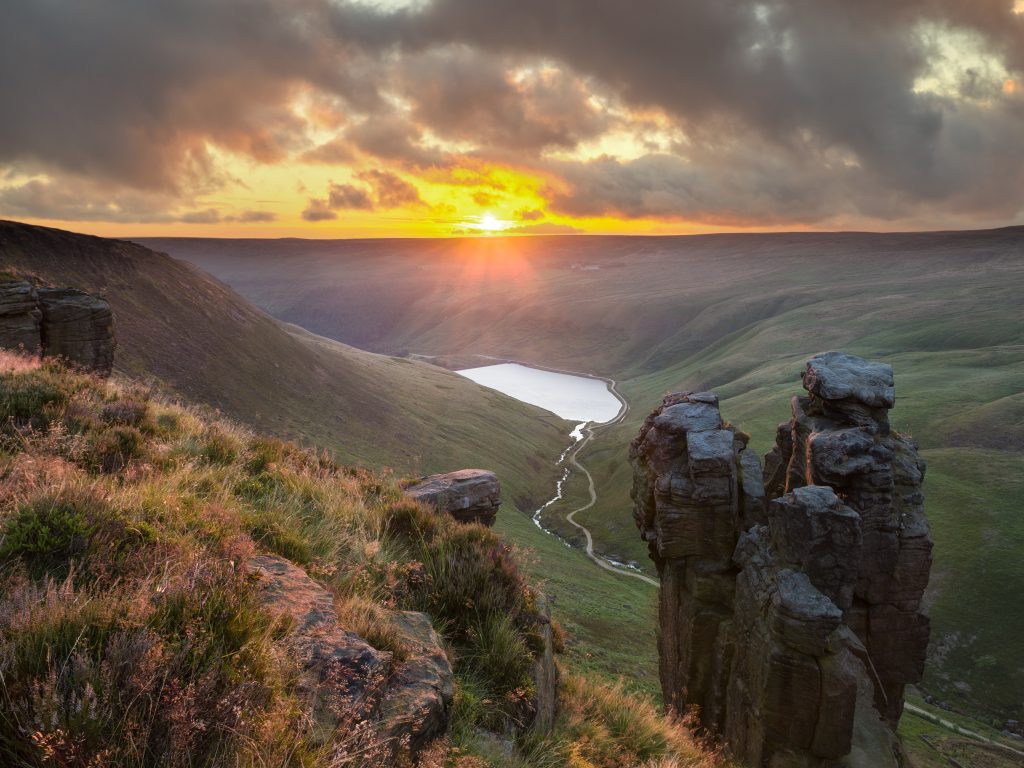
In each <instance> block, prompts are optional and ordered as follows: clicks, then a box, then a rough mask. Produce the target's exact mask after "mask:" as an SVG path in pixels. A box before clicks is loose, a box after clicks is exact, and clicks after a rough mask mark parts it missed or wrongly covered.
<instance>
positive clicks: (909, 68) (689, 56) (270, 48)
mask: <svg viewBox="0 0 1024 768" xmlns="http://www.w3.org/2000/svg"><path fill="white" fill-rule="evenodd" d="M0 104H3V105H4V109H3V110H2V111H0V218H10V219H16V220H22V221H30V222H33V223H39V224H45V225H49V226H58V227H63V228H67V229H74V230H78V231H85V232H92V233H96V234H102V235H109V236H146V235H151V236H152V235H183V236H184V235H188V236H225V237H278V236H299V237H387V236H399V237H405V236H412V237H421V236H461V235H479V234H487V233H499V232H500V233H504V234H572V233H577V232H587V233H635V234H672V233H690V232H709V231H734V230H802V229H823V230H828V229H868V230H897V229H898V230H908V229H963V228H981V227H994V226H1004V225H1010V224H1024V0H765V1H764V2H736V1H734V0H88V2H81V1H80V0H5V2H4V13H3V24H0Z"/></svg>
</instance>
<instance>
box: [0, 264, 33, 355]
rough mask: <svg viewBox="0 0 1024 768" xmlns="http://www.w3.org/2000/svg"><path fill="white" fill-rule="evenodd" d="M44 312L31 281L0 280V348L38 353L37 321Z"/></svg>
mask: <svg viewBox="0 0 1024 768" xmlns="http://www.w3.org/2000/svg"><path fill="white" fill-rule="evenodd" d="M42 316H43V313H42V312H41V311H40V309H39V296H38V295H37V294H36V289H35V287H34V286H33V285H32V283H30V282H28V281H25V280H19V281H12V282H5V283H0V348H3V349H17V350H22V351H24V352H27V353H29V354H36V353H37V352H39V343H40V342H39V324H40V321H41V320H42Z"/></svg>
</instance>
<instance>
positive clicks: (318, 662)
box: [0, 350, 725, 768]
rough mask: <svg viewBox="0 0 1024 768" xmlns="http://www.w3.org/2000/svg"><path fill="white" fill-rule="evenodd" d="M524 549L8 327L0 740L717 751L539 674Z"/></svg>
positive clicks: (561, 756)
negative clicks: (50, 357)
mask: <svg viewBox="0 0 1024 768" xmlns="http://www.w3.org/2000/svg"><path fill="white" fill-rule="evenodd" d="M520 554H521V553H520V552H519V551H517V550H515V549H513V548H512V547H509V546H508V544H507V543H506V542H505V541H504V540H503V539H502V537H501V536H500V535H498V534H496V533H495V532H493V531H491V530H489V529H487V528H485V527H483V526H481V525H474V524H461V523H459V522H457V521H456V520H455V518H454V517H450V516H448V515H445V514H443V513H438V512H437V510H432V509H430V508H428V507H427V506H423V505H420V504H418V503H416V502H413V501H411V500H409V499H407V498H405V497H404V496H403V494H402V491H401V488H400V487H399V485H398V484H397V483H396V482H395V479H394V478H392V477H388V476H386V475H381V474H379V473H376V472H373V471H371V470H366V469H358V468H352V467H346V466H343V465H339V464H337V463H336V462H334V461H333V460H331V459H330V458H328V457H326V456H324V455H323V454H322V453H319V452H317V451H314V450H309V449H303V448H301V447H299V446H296V445H295V444H292V443H286V442H283V441H280V440H276V439H273V438H268V437H265V436H258V435H256V434H254V433H252V432H251V431H249V430H246V429H244V428H242V427H239V426H238V425H236V424H234V423H231V422H228V421H226V420H224V419H222V418H212V417H211V416H210V415H209V414H208V413H207V412H206V411H205V409H202V410H200V409H196V408H191V407H188V406H183V405H181V404H174V403H170V402H168V401H166V400H164V399H162V398H160V397H158V396H154V395H153V393H151V392H148V391H146V390H145V389H144V388H141V387H138V386H136V385H135V384H134V383H132V382H130V381H127V380H124V379H121V380H117V381H114V382H107V381H104V380H101V379H99V378H96V377H93V376H89V375H83V374H78V373H72V372H69V371H66V370H64V369H63V368H62V367H61V366H60V364H59V363H56V362H52V361H47V362H44V363H42V364H41V363H40V361H39V360H37V359H34V358H29V357H25V356H20V355H17V354H14V353H10V352H8V351H6V350H0V672H2V675H0V679H2V681H3V684H2V685H0V764H3V765H4V766H11V768H15V766H19V767H22V766H23V767H24V768H42V767H43V766H53V765H59V766H67V767H68V768H71V767H72V766H75V767H77V766H172V765H173V766H177V765H188V766H208V767H209V768H213V767H214V766H225V765H231V766H271V765H273V766H280V767H281V768H284V767H285V766H294V767H296V768H298V766H303V767H304V768H340V767H341V766H353V767H356V766H358V768H393V767H394V766H407V767H408V768H412V766H413V765H421V766H424V768H426V766H440V765H449V764H456V762H457V764H458V765H467V766H477V768H548V767H549V766H553V765H568V764H580V765H601V766H608V767H609V768H610V767H611V766H623V767H626V766H635V767H636V768H649V767H650V766H653V765H672V766H691V767H692V768H700V767H704V768H711V767H712V766H716V765H722V766H724V765H725V761H722V760H719V759H717V758H716V756H715V755H713V754H711V753H710V752H709V751H708V750H706V749H705V748H704V747H702V746H701V745H700V744H699V743H698V742H697V741H696V740H695V739H694V738H693V737H692V735H691V734H690V733H689V732H688V731H687V730H686V729H685V728H684V727H682V726H681V725H680V724H679V723H676V722H672V721H670V720H669V719H668V718H666V717H664V716H663V715H661V714H660V713H659V712H658V711H657V709H656V705H655V703H654V702H653V701H652V700H651V699H650V698H649V697H646V696H635V695H632V694H631V693H629V692H627V691H626V690H624V687H623V686H622V685H621V684H620V685H615V686H605V685H602V684H600V683H598V682H595V681H594V680H588V679H586V678H585V677H581V676H578V675H575V674H564V675H563V676H562V678H561V683H560V684H556V683H557V681H556V679H555V675H554V672H553V671H552V672H551V673H550V674H548V675H546V676H544V677H541V676H539V675H538V674H537V673H536V672H535V668H536V665H537V664H539V663H541V662H540V661H538V659H542V658H543V659H547V661H546V662H543V663H544V664H546V665H548V666H549V667H550V665H553V664H554V661H553V660H552V658H553V651H554V650H555V648H554V646H555V645H556V643H555V642H554V641H553V634H552V629H551V626H552V625H551V623H550V622H549V621H548V619H547V618H546V613H545V612H543V611H542V608H541V605H542V603H541V602H540V595H539V592H538V591H537V589H536V588H535V587H533V586H532V585H531V584H530V583H529V581H528V580H527V579H526V578H525V576H524V575H523V574H522V572H521V571H520V564H521V560H520ZM469 603H472V604H473V610H467V604H469ZM435 628H436V631H435ZM556 697H557V700H558V704H559V706H558V709H557V714H556V713H555V712H554V711H553V710H552V709H551V708H549V709H547V710H546V711H547V712H548V713H549V714H548V716H547V718H546V719H545V720H544V721H543V723H539V722H538V721H539V719H540V707H541V705H542V702H544V701H550V702H552V704H551V706H553V702H554V699H555V698H556ZM417 757H418V759H417Z"/></svg>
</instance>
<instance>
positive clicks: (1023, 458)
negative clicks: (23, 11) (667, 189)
mask: <svg viewBox="0 0 1024 768" xmlns="http://www.w3.org/2000/svg"><path fill="white" fill-rule="evenodd" d="M156 244H157V245H158V246H159V247H160V248H162V249H165V250H168V251H169V252H170V253H172V254H174V255H176V256H178V257H180V258H184V259H187V260H191V261H193V262H194V263H196V264H199V265H201V266H202V267H203V268H205V269H208V270H210V271H211V272H213V273H214V274H216V275H217V276H218V277H220V278H221V279H223V280H226V281H227V282H229V283H230V284H231V285H233V286H234V287H235V288H236V289H238V290H239V291H241V292H242V293H243V294H245V295H246V296H248V297H249V298H251V299H252V300H254V301H255V302H256V303H258V304H259V305H260V306H263V307H264V308H266V309H267V310H268V311H270V312H272V313H273V314H275V315H277V316H279V317H282V318H285V319H288V320H290V321H293V322H297V323H299V324H301V325H303V326H305V327H308V328H312V329H314V330H316V331H317V332H319V333H322V334H324V335H327V336H330V337H332V338H337V339H340V340H342V341H347V342H350V343H355V344H358V345H360V346H365V347H366V348H368V349H374V350H379V351H387V352H390V353H392V354H403V353H422V354H429V355H440V356H447V355H460V356H462V357H463V359H465V358H467V357H469V356H472V355H474V354H485V355H497V356H505V357H508V358H514V359H522V360H528V361H531V362H535V363H539V364H547V365H553V366H556V367H561V368H566V369H570V370H578V371H581V372H593V373H599V374H601V375H605V376H609V377H612V378H614V379H616V380H617V381H618V382H620V390H621V392H622V393H623V395H624V396H625V397H626V399H627V400H628V401H629V403H630V405H631V406H632V408H633V412H632V414H631V416H630V417H629V418H627V419H625V420H624V421H623V422H622V424H621V425H617V426H615V427H613V428H610V429H608V430H604V431H603V432H602V433H601V434H600V435H598V436H597V437H596V438H595V440H593V441H592V442H591V444H590V445H588V446H587V448H586V450H585V451H584V452H583V454H582V455H581V460H582V461H583V462H584V463H585V464H586V465H587V466H588V467H589V468H591V470H592V471H593V473H594V476H595V479H596V481H597V485H598V488H597V490H598V503H597V505H596V506H595V507H594V508H593V509H591V510H588V511H587V512H586V513H585V516H581V517H583V519H584V521H585V522H586V524H587V526H588V527H589V528H590V529H591V530H592V531H593V533H594V536H595V546H596V548H597V549H598V550H599V551H602V552H604V553H606V554H609V555H612V556H614V557H616V558H617V559H625V560H634V561H636V562H638V563H640V564H641V565H642V566H645V567H648V568H649V567H650V566H649V564H648V561H647V560H646V553H645V552H644V550H643V548H642V547H641V546H640V544H639V542H637V541H636V539H635V535H634V532H633V526H632V523H631V521H630V520H629V516H628V514H627V513H626V512H625V510H628V509H629V506H630V501H629V497H628V489H629V477H630V472H629V468H628V463H627V459H626V452H625V448H624V446H626V445H627V444H628V442H629V440H630V439H631V438H632V437H633V435H635V434H636V431H637V429H638V428H639V425H640V414H643V413H646V412H648V411H649V410H650V409H651V408H653V407H654V406H655V405H656V404H657V403H658V402H659V401H660V399H661V396H662V395H663V394H665V393H666V392H669V391H677V390H707V389H713V390H715V391H716V392H718V393H719V395H720V396H721V398H722V407H723V409H724V410H725V411H726V412H727V413H729V414H730V416H731V417H733V418H735V419H736V420H737V422H738V423H740V424H742V425H743V426H744V428H746V429H749V430H750V431H751V433H752V434H753V436H754V443H753V445H754V447H755V448H756V449H757V451H758V452H762V453H763V452H764V451H765V450H767V448H768V447H769V441H770V436H771V435H772V434H773V432H774V427H775V425H776V424H777V423H779V422H780V421H784V420H785V419H787V418H788V417H789V413H788V410H787V409H786V408H785V407H784V406H781V405H780V403H784V402H785V401H786V398H787V396H788V393H789V392H791V391H792V386H793V383H794V381H795V380H796V378H795V377H796V373H797V372H798V371H799V370H800V368H801V364H802V361H803V360H804V359H805V358H806V357H808V356H810V355H812V354H814V353H816V352H820V351H823V350H827V349H844V350H847V351H850V352H852V353H855V354H858V355H862V356H865V357H868V358H870V359H876V360H880V361H884V362H887V363H890V364H891V365H893V367H894V368H895V369H896V370H898V371H899V372H900V382H901V383H900V396H899V399H898V401H897V403H896V407H895V409H894V410H893V412H892V420H893V424H894V426H895V427H896V428H897V429H899V430H900V431H902V432H905V433H910V434H912V435H913V437H914V439H915V440H917V441H918V442H919V443H920V445H921V449H922V455H923V456H924V457H925V458H926V459H927V460H928V461H929V463H930V470H929V473H928V475H927V479H926V481H925V493H926V495H927V497H928V509H929V514H930V517H931V520H932V524H933V530H934V536H935V541H936V551H935V567H934V571H933V579H932V586H931V588H930V590H929V592H928V594H927V596H926V604H927V605H928V607H929V610H930V613H931V615H932V620H933V644H932V647H931V650H930V654H929V659H930V661H929V666H928V669H927V671H926V677H925V684H924V685H925V690H926V691H928V692H929V693H932V694H933V695H935V696H936V697H937V698H938V699H939V700H942V701H946V702H949V703H950V704H953V705H954V706H957V707H959V708H961V709H964V710H967V711H973V712H983V713H986V714H987V716H988V717H989V718H990V719H991V720H992V721H993V722H1000V723H1001V722H1002V720H1003V719H1005V718H1014V717H1016V719H1021V718H1020V714H1021V712H1020V708H1021V707H1022V706H1024V702H1022V701H1021V700H1020V695H1019V694H1020V691H1021V690H1024V668H1022V667H1021V664H1020V660H1019V659H1020V653H1019V651H1020V641H1019V638H1020V637H1021V636H1022V634H1024V625H1022V624H1021V622H1022V621H1024V618H1022V617H1024V604H1022V602H1021V594H1022V589H1021V587H1022V584H1021V576H1020V573H1019V569H1017V567H1016V563H1017V553H1018V552H1020V551H1021V548H1022V547H1024V526H1022V523H1021V518H1020V516H1019V515H1018V514H1017V513H1016V512H1017V510H1018V508H1019V499H1020V498H1021V495H1022V489H1021V485H1020V477H1021V476H1022V470H1024V443H1022V438H1021V435H1024V324H1022V323H1021V322H1020V298H1019V297H1020V296H1021V295H1022V292H1024V230H1022V229H1021V228H1019V227H1018V228H1009V229H1003V230H991V231H979V232H945V233H943V232H935V233H919V234H858V233H834V234H829V233H798V234H777V235H720V236H698V237H677V238H619V237H608V238H591V237H573V238H529V239H502V238H495V239H481V240H462V241H416V242H409V241H297V240H289V241H216V240H162V241H159V243H156ZM574 482H575V481H573V480H570V483H569V487H568V488H567V492H568V493H569V494H570V495H572V494H573V493H575V494H576V495H578V496H579V495H582V494H583V493H585V489H583V488H576V487H575V485H574ZM569 508H571V507H569ZM560 533H564V534H565V535H568V536H572V535H573V534H574V533H575V531H574V529H572V528H571V526H565V529H564V531H560Z"/></svg>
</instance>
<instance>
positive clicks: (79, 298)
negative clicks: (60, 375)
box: [0, 280, 117, 376]
mask: <svg viewBox="0 0 1024 768" xmlns="http://www.w3.org/2000/svg"><path fill="white" fill-rule="evenodd" d="M116 345H117V344H116V341H115V338H114V318H113V313H112V311H111V309H110V304H109V303H107V302H106V301H105V300H103V299H101V298H99V297H97V296H93V295H91V294H88V293H85V292H83V291H79V290H75V289H74V288H38V289H37V288H36V287H35V286H34V285H32V283H30V282H28V281H25V280H16V281H8V282H3V283H0V347H2V348H4V349H16V350H20V351H23V352H26V353H28V354H42V355H43V356H44V357H54V358H61V359H63V360H65V361H67V362H68V363H70V364H72V365H74V366H77V367H79V368H83V369H85V370H88V371H92V372H95V373H99V374H101V375H103V376H108V375H110V372H111V370H113V367H114V349H115V347H116Z"/></svg>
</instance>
